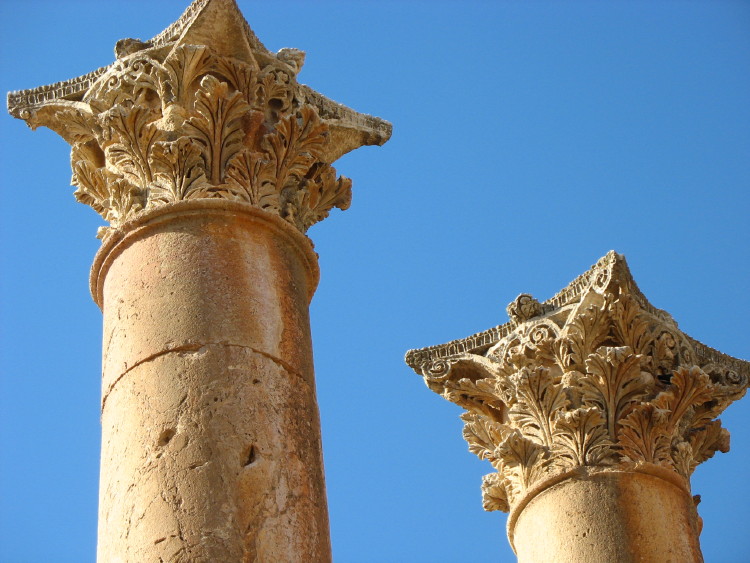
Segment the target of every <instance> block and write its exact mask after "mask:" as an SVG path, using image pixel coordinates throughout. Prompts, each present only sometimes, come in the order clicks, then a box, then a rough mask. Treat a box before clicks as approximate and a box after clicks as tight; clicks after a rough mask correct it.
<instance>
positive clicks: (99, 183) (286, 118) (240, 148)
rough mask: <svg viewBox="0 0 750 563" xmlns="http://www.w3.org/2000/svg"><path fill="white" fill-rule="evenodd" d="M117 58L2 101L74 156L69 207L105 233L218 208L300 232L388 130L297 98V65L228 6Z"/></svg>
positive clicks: (310, 98)
mask: <svg viewBox="0 0 750 563" xmlns="http://www.w3.org/2000/svg"><path fill="white" fill-rule="evenodd" d="M115 53H116V55H117V57H118V59H117V60H116V61H115V62H114V63H113V64H112V65H110V66H109V67H105V68H102V69H99V70H97V71H95V72H93V73H90V74H88V75H86V76H85V77H80V78H78V79H73V80H70V81H67V82H65V83H56V84H53V85H50V86H45V87H41V88H36V89H33V90H26V91H21V92H11V93H10V94H9V96H8V107H9V111H10V112H11V114H12V115H14V116H15V117H19V118H21V119H24V120H26V121H27V123H28V124H29V125H30V126H32V127H37V126H39V125H44V126H46V127H49V128H51V129H53V130H55V131H56V132H58V133H59V134H60V135H61V136H63V138H65V139H66V140H67V141H68V142H69V143H70V144H71V145H72V151H71V165H72V169H73V179H72V183H73V184H74V185H75V186H76V187H77V190H76V192H75V195H76V197H77V199H78V200H79V201H81V202H83V203H86V204H88V205H90V206H92V207H93V208H94V209H95V210H96V211H97V212H98V213H100V214H101V215H102V216H103V217H104V218H105V219H106V220H107V221H109V222H110V224H111V226H113V227H117V226H119V225H121V224H122V223H123V222H124V221H126V220H127V219H129V218H131V217H132V216H133V215H134V214H135V213H137V212H138V211H140V210H143V209H148V208H152V207H156V206H160V205H166V204H169V203H172V202H177V201H181V200H188V199H196V198H198V199H200V198H224V199H228V200H233V201H242V202H246V203H248V204H251V205H253V206H256V207H258V208H261V209H263V210H266V211H269V212H271V213H275V214H278V215H280V216H281V217H282V218H284V219H286V220H287V221H288V222H290V223H291V224H293V225H294V226H295V227H296V228H298V229H299V230H300V231H302V232H305V231H306V230H307V229H308V228H309V227H310V226H311V225H313V224H314V223H316V222H318V221H320V220H322V219H324V218H325V217H327V216H328V213H329V212H330V210H331V209H332V208H334V207H338V208H340V209H346V208H348V206H349V203H350V201H351V185H352V184H351V181H350V180H349V179H348V178H345V177H337V175H336V171H335V169H334V168H333V167H332V166H331V163H332V162H333V161H334V160H336V158H338V157H339V156H341V155H342V154H344V153H346V152H348V151H350V150H352V149H354V148H357V147H359V146H362V145H366V144H383V143H384V142H385V141H387V140H388V138H389V136H390V132H391V126H390V124H389V123H387V122H385V121H383V120H380V119H378V118H373V117H370V116H366V115H362V114H358V113H357V112H354V111H353V110H351V109H349V108H345V107H344V106H341V105H339V104H336V103H335V102H332V101H331V100H328V99H327V98H324V97H323V96H322V95H320V94H318V93H317V92H314V91H313V90H311V89H310V88H308V87H306V86H304V85H301V84H298V83H297V79H296V75H297V73H298V72H299V71H300V69H301V68H302V65H303V62H304V53H303V52H302V51H299V50H296V49H282V50H281V51H279V52H278V53H276V54H274V53H271V52H269V51H268V50H267V49H266V48H265V47H264V46H263V45H262V44H261V43H260V41H259V40H258V39H257V37H255V35H254V34H253V33H252V31H251V30H250V28H249V27H248V26H247V23H246V22H245V21H244V18H243V17H242V14H241V13H240V12H239V10H238V8H237V6H236V4H235V3H234V2H224V1H219V0H195V1H194V2H193V3H192V4H191V5H190V6H189V7H188V9H187V10H186V12H185V13H184V14H183V16H182V17H181V18H180V19H179V20H178V21H177V22H175V24H173V25H171V26H170V27H168V28H167V29H166V30H164V32H162V33H161V34H159V35H157V36H156V37H154V38H153V39H151V40H150V41H139V40H137V39H123V40H121V41H119V42H118V43H117V45H116V47H115Z"/></svg>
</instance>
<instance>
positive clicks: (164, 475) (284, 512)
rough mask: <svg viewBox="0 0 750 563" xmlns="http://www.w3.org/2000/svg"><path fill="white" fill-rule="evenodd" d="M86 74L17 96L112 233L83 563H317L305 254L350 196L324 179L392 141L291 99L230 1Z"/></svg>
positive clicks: (339, 111) (290, 54)
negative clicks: (97, 436) (91, 548)
mask: <svg viewBox="0 0 750 563" xmlns="http://www.w3.org/2000/svg"><path fill="white" fill-rule="evenodd" d="M115 52H116V55H117V60H116V61H115V62H114V63H113V64H112V65H110V66H108V67H105V68H102V69H99V70H96V71H94V72H92V73H90V74H88V75H86V76H82V77H79V78H77V79H74V80H70V81H68V82H64V83H57V84H53V85H50V86H45V87H42V88H37V89H34V90H27V91H22V92H12V93H11V94H9V97H8V106H9V111H10V112H11V114H12V115H14V116H16V117H19V118H22V119H24V120H25V121H26V122H27V123H28V124H29V125H30V126H31V127H32V128H35V127H37V126H39V125H44V126H47V127H49V128H51V129H53V130H55V131H56V132H57V133H59V134H60V135H61V136H62V137H63V138H65V139H66V140H67V141H68V142H70V144H71V145H72V153H71V164H72V168H73V183H74V184H75V185H76V186H77V190H76V192H75V195H76V198H77V199H78V200H79V201H81V202H83V203H86V204H88V205H90V206H92V207H93V208H94V209H95V210H96V211H97V212H99V213H100V214H101V215H102V216H103V217H104V218H105V219H106V220H107V221H108V222H109V226H108V227H105V228H102V229H101V232H100V233H99V237H100V238H101V239H102V247H101V249H100V250H99V252H98V254H97V256H96V258H95V261H94V265H93V268H92V271H91V291H92V295H93V297H94V299H95V301H96V302H97V303H98V304H99V306H100V307H101V309H102V312H103V314H104V343H103V370H102V371H103V374H102V376H103V378H102V459H101V478H100V497H99V541H98V560H99V561H100V562H102V563H115V562H131V563H145V562H151V561H153V562H162V561H163V562H167V561H172V562H186V563H187V562H190V563H197V562H206V563H208V562H212V563H213V562H217V563H218V562H235V561H236V562H239V561H246V562H259V563H260V562H262V563H266V562H273V561H278V562H290V561H300V562H301V561H305V562H307V561H309V562H325V561H330V559H331V552H330V538H329V528H328V513H327V505H326V498H325V486H324V477H323V461H322V452H321V437H320V422H319V416H318V407H317V402H316V397H315V381H314V373H313V358H312V345H311V338H310V323H309V313H308V305H309V302H310V299H311V298H312V296H313V293H314V292H315V288H316V285H317V282H318V264H317V255H316V254H315V252H314V251H313V247H312V243H311V242H310V241H309V239H308V238H307V237H306V236H305V234H304V233H305V231H306V230H307V228H308V227H310V225H312V224H314V223H316V222H318V221H320V220H322V219H323V218H325V217H326V216H327V215H328V213H329V211H330V210H331V208H333V207H339V208H341V209H346V208H347V207H348V205H349V202H350V199H351V181H350V180H348V179H347V178H344V177H337V176H336V171H335V170H334V169H333V167H332V166H331V163H332V162H334V161H335V160H336V159H337V158H338V157H339V156H341V155H342V154H344V153H346V152H348V151H350V150H353V149H355V148H357V147H360V146H362V145H372V144H383V143H384V142H385V141H387V140H388V138H389V136H390V131H391V127H390V124H388V123H387V122H384V121H382V120H380V119H377V118H373V117H370V116H366V115H362V114H359V113H356V112H354V111H353V110H350V109H348V108H346V107H344V106H341V105H339V104H337V103H335V102H332V101H331V100H328V99H327V98H325V97H323V96H322V95H320V94H318V93H317V92H315V91H313V90H311V89H310V88H308V87H306V86H304V85H302V84H299V83H298V82H297V79H296V75H297V73H298V72H299V70H300V69H301V67H302V64H303V61H304V53H302V52H301V51H298V50H295V49H283V50H281V51H280V52H279V53H276V54H274V53H271V52H269V51H268V50H267V49H266V48H265V47H264V46H263V44H262V43H261V42H260V41H259V40H258V39H257V37H255V35H254V34H253V32H252V31H251V30H250V28H249V27H248V25H247V23H246V22H245V20H244V19H243V17H242V15H241V14H240V12H239V10H238V8H237V6H236V4H235V2H234V1H233V0H196V1H195V2H193V3H192V4H191V5H190V6H189V7H188V9H187V11H186V12H185V13H184V14H183V15H182V17H180V19H179V20H177V22H175V23H174V24H173V25H171V26H169V27H168V28H167V29H166V30H164V31H163V32H162V33H160V34H159V35H157V36H156V37H154V38H153V39H151V40H150V41H145V42H144V41H139V40H135V39H124V40H121V41H119V42H118V43H117V46H116V47H115Z"/></svg>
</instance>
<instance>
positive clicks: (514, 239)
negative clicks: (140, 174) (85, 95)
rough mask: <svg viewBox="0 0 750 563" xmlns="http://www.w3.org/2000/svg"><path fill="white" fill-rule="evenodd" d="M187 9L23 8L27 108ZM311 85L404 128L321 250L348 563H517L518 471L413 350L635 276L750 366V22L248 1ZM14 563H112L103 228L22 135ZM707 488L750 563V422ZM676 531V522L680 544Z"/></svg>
mask: <svg viewBox="0 0 750 563" xmlns="http://www.w3.org/2000/svg"><path fill="white" fill-rule="evenodd" d="M187 3H188V2H187V0H152V1H150V2H144V1H140V0H127V1H126V0H117V1H114V0H108V1H106V2H105V1H97V2H94V1H82V0H79V1H73V0H70V1H65V2H63V1H49V2H44V1H26V2H21V1H11V0H0V29H1V31H2V33H1V34H0V38H1V39H0V40H1V41H2V45H1V46H0V49H1V51H0V53H2V54H1V55H0V60H1V63H2V73H0V82H1V84H0V89H1V90H3V91H7V90H11V89H21V88H30V87H34V86H38V85H42V84H47V83H51V82H55V81H58V80H64V79H67V78H71V77H74V76H77V75H79V74H83V73H85V72H88V71H90V70H92V69H94V68H96V67H99V66H102V65H105V64H108V63H110V62H111V61H112V59H113V54H112V48H113V46H114V44H115V42H116V41H117V40H118V39H120V38H123V37H139V38H141V39H147V38H150V37H151V36H153V35H155V34H156V33H158V32H159V31H161V30H162V29H163V28H164V27H166V26H167V25H168V24H169V23H171V22H172V21H174V20H175V19H176V18H177V17H178V16H179V15H180V13H181V12H182V10H183V9H184V8H185V6H186V5H187ZM240 6H241V8H242V9H243V11H244V13H245V16H246V18H247V20H248V21H249V23H250V25H251V26H252V27H253V29H254V30H255V31H256V33H257V35H258V36H259V37H260V39H261V40H262V41H263V42H264V43H265V44H266V45H267V46H268V47H269V48H270V49H273V50H277V49H279V48H281V47H297V48H300V49H303V50H305V51H306V52H307V62H306V64H305V68H304V69H303V71H302V73H301V74H300V80H301V81H302V82H304V83H307V84H309V85H310V86H312V87H314V88H315V89H317V90H319V91H321V92H322V93H324V94H326V95H327V96H329V97H331V98H333V99H336V100H338V101H340V102H342V103H345V104H347V105H349V106H351V107H353V108H355V109H357V110H359V111H363V112H367V113H373V114H376V115H379V116H381V117H383V118H386V119H388V120H390V121H391V122H392V123H393V124H394V134H393V139H392V140H391V141H390V142H389V143H388V144H387V145H386V146H385V147H382V148H364V149H360V150H358V151H356V152H355V153H352V154H350V155H347V156H345V157H344V158H342V159H341V160H340V161H339V163H338V165H337V168H338V170H339V172H340V173H342V174H345V175H347V176H350V177H351V178H353V179H354V201H353V204H352V208H351V209H350V210H348V211H346V212H343V213H342V212H338V211H336V212H334V213H332V214H331V217H330V218H328V219H326V220H325V221H324V222H323V223H321V224H319V225H316V226H314V227H313V228H312V229H311V230H310V232H309V235H310V236H311V238H312V239H313V240H314V242H315V244H316V248H317V251H318V252H319V254H320V263H321V269H322V280H321V284H320V287H319V289H318V292H317V295H316V296H315V298H314V300H313V304H312V309H311V313H312V325H313V340H314V343H315V360H316V372H317V382H318V392H319V399H320V408H321V413H322V422H323V439H324V448H325V452H324V453H325V463H326V479H327V487H328V495H329V504H330V513H331V528H332V536H333V547H334V554H335V560H336V561H337V562H338V563H401V562H409V563H457V562H463V561H488V562H489V561H514V557H513V555H512V552H511V551H510V549H509V548H508V547H507V540H506V537H505V529H504V527H505V517H504V515H501V514H499V513H485V512H483V510H482V507H481V496H480V482H481V476H482V475H483V474H484V473H487V472H489V471H490V470H491V467H490V466H489V464H488V463H486V462H481V461H479V460H478V459H475V458H474V456H473V455H472V454H470V453H469V452H468V451H467V447H466V444H465V443H464V441H463V439H462V438H461V423H460V421H459V419H458V415H459V413H460V409H458V408H457V407H455V406H454V405H452V404H451V403H448V402H447V401H445V400H443V399H442V398H440V397H439V396H437V395H435V394H433V393H432V392H431V391H429V390H428V389H427V388H426V387H425V386H424V385H423V383H422V382H421V380H420V379H419V378H418V377H417V376H416V375H415V374H414V373H413V372H411V371H410V370H409V368H407V367H406V366H405V365H404V364H403V354H404V352H405V350H406V349H407V348H412V347H422V346H427V345H431V344H437V343H442V342H445V341H447V340H450V339H454V338H460V337H463V336H466V335H468V334H471V333H473V332H477V331H480V330H484V329H486V328H489V327H490V326H494V325H496V324H499V323H502V322H505V320H506V316H505V312H504V309H505V305H506V304H507V303H508V302H509V301H511V300H512V299H513V298H514V297H515V296H516V295H517V294H518V293H521V292H531V293H533V294H534V295H536V296H537V297H538V298H540V299H546V298H548V297H550V296H551V295H552V294H553V293H554V292H556V291H557V290H558V289H560V288H562V287H563V286H564V285H566V284H567V283H568V282H569V281H570V280H571V279H573V278H574V277H575V276H576V275H578V274H580V273H582V272H583V271H584V270H585V269H587V268H588V267H589V266H590V265H591V264H592V263H594V262H595V261H596V260H597V259H598V258H599V257H601V256H602V255H604V254H605V253H606V252H607V251H608V250H610V249H615V250H617V251H619V252H621V253H624V254H625V255H626V256H627V258H628V261H629V263H630V266H631V269H632V271H633V273H634V276H635V278H636V280H637V282H638V284H639V285H640V287H641V289H642V290H643V291H644V293H645V294H646V296H647V297H648V298H649V299H650V300H651V302H652V303H653V304H654V305H655V306H657V307H660V308H663V309H666V310H667V311H669V312H670V313H671V314H672V315H673V316H674V318H675V319H676V320H677V321H678V322H679V323H680V326H681V328H682V329H683V330H685V331H686V332H687V333H689V334H690V335H692V336H693V337H695V338H697V339H699V340H701V341H703V342H705V343H706V344H709V345H711V346H713V347H715V348H718V349H720V350H722V351H723V352H726V353H728V354H731V355H734V356H737V357H741V358H745V359H748V358H750V345H748V336H747V313H748V311H749V310H750V307H748V305H750V291H748V289H749V287H750V283H748V282H749V281H750V251H749V250H748V243H749V242H750V196H749V195H748V193H749V191H750V2H739V1H737V2H730V1H719V0H707V1H684V2H666V1H648V2H638V1H628V2H616V1H609V2H581V1H568V2H542V1H532V2H520V1H519V2H489V1H487V2H478V1H475V2H458V1H456V2H438V1H433V2H426V1H424V2H416V1H414V2H410V1H402V2H387V1H386V2H383V1H381V2H358V1H350V2H343V1H342V2H323V1H320V2H319V1H309V2H296V3H295V2H288V1H274V2H271V1H268V2H249V1H241V2H240ZM0 127H1V128H2V131H1V132H0V143H2V147H0V158H2V163H3V176H2V203H1V204H0V235H1V236H2V249H1V251H0V252H1V254H0V260H1V263H0V271H1V274H2V278H1V280H2V281H1V282H0V283H1V285H0V295H1V296H2V297H1V298H0V299H1V300H2V301H1V305H0V307H1V309H0V315H1V316H2V320H1V323H0V325H1V328H0V330H1V331H2V332H1V333H0V353H1V354H2V363H1V367H0V369H1V370H2V372H1V377H2V380H1V383H0V385H1V386H2V387H1V389H0V438H1V439H2V447H1V448H0V458H1V459H0V503H1V505H0V562H1V563H37V562H44V563H47V562H55V563H67V562H71V563H81V562H83V563H85V562H93V561H94V553H95V541H96V506H97V479H98V454H99V381H100V338H101V328H100V326H101V315H100V312H99V310H98V309H97V307H96V306H95V305H94V303H93V301H92V300H91V298H90V297H89V295H88V279H87V277H88V269H89V267H90V264H91V261H92V258H93V255H94V253H95V252H96V249H97V247H98V244H99V243H98V241H97V240H96V239H95V238H94V235H95V232H96V229H97V227H98V226H99V225H100V224H101V222H100V219H99V217H98V216H97V215H96V214H95V213H94V211H93V210H91V209H90V208H88V207H86V206H84V205H81V204H78V203H76V202H75V200H74V199H73V196H72V192H73V188H71V187H69V185H68V184H69V178H70V174H71V173H70V168H69V163H68V152H69V148H68V146H67V145H66V144H65V143H64V142H63V141H62V140H61V139H59V138H58V137H57V136H56V135H55V134H54V133H52V132H51V131H48V130H40V131H37V132H35V133H32V132H30V131H29V130H28V129H27V128H26V126H25V125H24V124H23V123H22V122H20V121H16V120H12V119H11V118H10V117H8V116H7V115H6V116H5V117H0ZM723 420H724V423H725V426H726V427H727V428H729V430H730V432H731V433H732V451H731V452H730V453H729V454H717V456H716V457H715V458H714V459H712V460H709V461H708V462H706V463H705V464H703V465H702V466H701V467H700V468H699V469H698V471H697V473H696V475H695V476H694V479H693V489H694V493H696V494H700V495H702V498H703V502H702V503H701V505H700V507H699V511H700V514H701V515H702V516H703V518H704V520H705V528H704V532H703V535H702V545H703V549H704V552H705V557H706V560H707V561H709V562H712V563H741V562H746V561H748V560H750V534H749V533H748V522H750V479H749V478H748V467H750V398H746V399H745V400H744V401H742V402H739V403H737V404H735V405H734V406H732V407H730V409H729V410H728V411H727V412H726V414H725V415H724V416H723ZM654 525H655V526H658V522H655V523H654Z"/></svg>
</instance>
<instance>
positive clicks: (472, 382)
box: [407, 253, 748, 511]
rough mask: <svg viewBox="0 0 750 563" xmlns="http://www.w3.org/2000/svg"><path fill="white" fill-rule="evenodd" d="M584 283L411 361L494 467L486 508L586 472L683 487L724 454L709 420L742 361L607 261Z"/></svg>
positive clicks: (721, 433)
mask: <svg viewBox="0 0 750 563" xmlns="http://www.w3.org/2000/svg"><path fill="white" fill-rule="evenodd" d="M575 283H578V284H581V279H580V278H579V279H578V280H576V281H575V282H574V284H575ZM572 285H573V284H572ZM581 285H583V287H580V286H579V289H577V290H576V291H575V292H571V291H570V289H569V288H568V289H566V290H564V291H563V293H564V292H566V291H568V295H567V302H563V303H562V304H560V303H559V296H556V298H553V299H552V300H550V301H549V302H547V303H545V304H543V305H542V304H539V303H538V302H536V301H535V300H533V299H532V298H530V296H527V295H524V296H521V298H523V299H521V298H519V299H520V301H519V300H516V302H515V305H514V304H511V306H510V307H509V312H511V315H513V317H515V320H512V321H511V323H509V325H507V327H506V329H505V330H502V331H500V332H501V333H504V334H505V336H504V337H503V338H501V339H500V340H498V341H497V342H495V343H494V344H493V345H491V346H489V347H487V346H485V347H483V348H482V349H480V350H475V351H473V352H465V353H459V354H453V355H450V356H447V357H444V358H440V357H439V355H440V354H439V352H440V348H441V347H435V348H433V349H428V350H426V351H425V350H422V351H413V352H410V354H409V355H407V362H409V363H410V365H412V366H413V367H414V368H415V369H417V371H419V372H420V373H421V374H422V375H423V376H424V378H425V381H426V383H427V385H428V386H429V387H430V389H432V390H433V391H436V392H437V393H440V394H441V395H443V396H444V397H445V398H446V399H448V400H450V401H452V402H454V403H457V404H458V405H460V406H462V407H463V408H465V409H466V410H467V412H466V413H465V414H464V415H462V418H463V420H464V424H465V426H464V437H465V438H466V440H467V442H468V443H469V449H470V451H472V452H473V453H475V454H476V455H478V456H479V457H480V458H482V459H486V460H488V461H489V462H490V463H491V464H492V465H493V466H494V468H495V469H496V472H495V473H492V474H490V475H488V476H486V477H485V480H484V483H483V494H484V507H485V508H486V509H487V510H503V511H508V510H509V509H510V507H512V506H513V505H514V503H515V502H516V501H517V500H518V499H519V498H521V497H522V496H523V495H524V493H525V492H526V491H527V490H528V489H530V488H531V487H534V486H535V485H537V484H541V483H543V482H544V481H546V480H549V479H552V478H554V477H555V476H557V475H560V474H563V473H566V472H569V471H573V470H576V469H577V468H582V467H583V468H592V469H594V470H606V469H609V468H616V469H637V468H644V467H647V466H651V467H653V466H656V467H658V468H663V469H666V470H669V471H672V472H674V473H675V474H676V475H678V476H680V477H681V478H682V479H684V482H685V484H686V485H688V484H689V477H690V475H691V474H692V472H693V470H694V469H695V467H696V466H697V465H698V464H699V463H701V462H703V461H705V460H706V459H708V458H710V457H712V456H713V455H714V453H715V452H716V451H717V450H718V451H722V452H726V451H728V450H729V434H728V432H727V431H726V430H725V429H724V428H722V427H721V423H720V421H719V420H716V417H717V416H718V415H719V414H720V413H721V412H722V411H723V410H724V409H725V408H726V407H727V406H728V405H729V404H730V403H732V402H733V401H735V400H737V399H738V398H740V397H741V396H742V395H744V393H745V390H746V388H747V386H748V365H747V363H745V362H741V361H739V360H734V359H733V358H729V357H728V356H724V355H722V354H719V353H718V352H715V351H710V349H706V347H704V346H702V345H700V344H699V343H697V342H696V341H694V340H692V339H690V338H689V337H687V336H686V335H685V334H683V333H682V332H681V331H680V330H679V329H678V328H677V325H676V323H675V322H674V321H673V320H672V319H671V317H670V316H669V315H668V314H666V313H665V312H663V311H660V310H658V309H655V308H653V307H652V306H650V305H649V304H648V302H647V301H646V300H645V298H644V297H643V295H642V294H641V293H640V291H639V290H638V288H637V287H636V286H635V283H634V282H633V280H632V277H631V276H630V273H629V271H628V270H627V266H626V265H625V263H624V260H623V259H622V257H620V256H618V255H616V254H614V253H610V254H609V255H607V256H606V257H605V258H604V259H602V261H600V262H599V264H597V265H596V266H595V267H594V268H593V269H592V271H591V272H590V273H589V275H588V276H587V277H586V280H585V284H581ZM556 299H557V303H558V306H554V305H553V303H554V302H555V300H556ZM524 309H525V311H524ZM524 319H525V320H524ZM454 346H455V344H454ZM425 352H427V354H426V355H425ZM430 355H433V356H435V357H433V358H432V359H429V356H430ZM420 360H421V362H420Z"/></svg>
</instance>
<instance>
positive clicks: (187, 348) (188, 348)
mask: <svg viewBox="0 0 750 563" xmlns="http://www.w3.org/2000/svg"><path fill="white" fill-rule="evenodd" d="M210 346H223V347H227V348H229V347H231V348H243V349H245V350H250V351H251V352H253V353H254V354H257V355H259V356H262V357H264V358H267V359H269V360H271V361H272V362H273V363H274V364H276V365H277V366H279V367H280V368H281V369H283V370H284V371H285V372H287V373H289V374H290V375H294V376H296V377H298V378H300V379H302V381H304V382H305V383H308V381H307V379H306V378H305V377H304V376H303V375H302V374H301V373H299V372H297V371H296V370H294V369H292V367H291V366H290V365H289V364H287V363H286V362H285V361H284V360H282V359H281V358H277V357H276V356H274V355H272V354H269V353H268V352H263V351H262V350H257V349H256V348H253V347H252V346H246V345H244V344H232V343H230V342H208V343H205V344H183V345H182V346H176V347H175V348H167V349H166V350H161V351H160V352H156V353H155V354H151V355H150V356H148V357H146V358H143V359H142V360H138V361H137V362H136V363H134V364H133V365H132V366H130V367H128V368H126V369H125V371H123V372H122V373H121V374H120V375H118V376H117V378H116V379H115V380H114V381H113V382H112V383H111V384H110V386H109V387H107V392H106V393H105V394H104V396H103V397H102V409H101V412H102V413H103V412H104V407H105V405H106V404H107V398H108V397H109V394H110V393H111V392H112V390H113V389H114V388H115V386H116V385H117V384H118V383H119V382H120V380H121V379H122V378H123V377H125V376H126V375H127V374H128V373H130V372H131V371H132V370H134V369H135V368H137V367H138V366H140V365H143V364H145V363H148V362H152V361H154V360H156V359H157V358H160V357H161V356H166V355H168V354H173V353H180V352H198V351H200V350H202V349H203V348H208V347H210ZM183 401H184V400H183Z"/></svg>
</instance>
